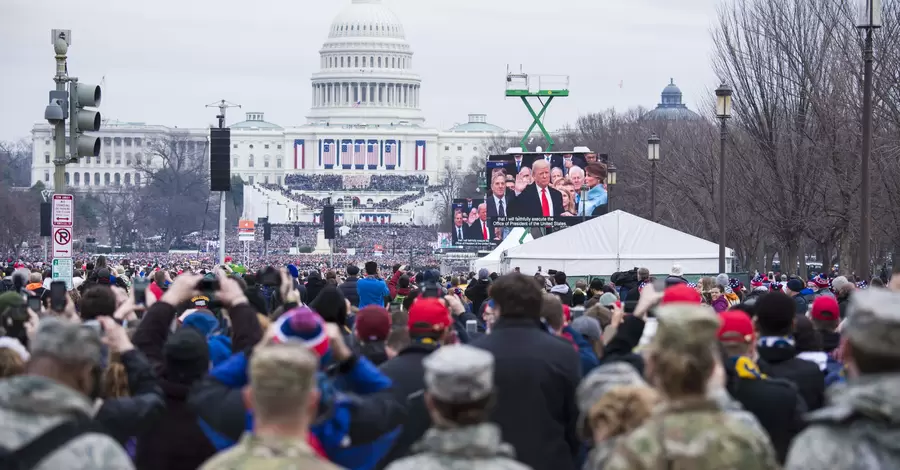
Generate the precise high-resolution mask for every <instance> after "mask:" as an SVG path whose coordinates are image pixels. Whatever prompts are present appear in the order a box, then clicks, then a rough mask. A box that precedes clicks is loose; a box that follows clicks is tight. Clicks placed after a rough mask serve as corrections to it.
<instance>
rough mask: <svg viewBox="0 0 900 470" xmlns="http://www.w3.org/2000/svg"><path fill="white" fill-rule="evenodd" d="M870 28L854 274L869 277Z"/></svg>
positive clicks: (865, 60) (869, 31) (869, 32)
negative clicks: (856, 253) (856, 258)
mask: <svg viewBox="0 0 900 470" xmlns="http://www.w3.org/2000/svg"><path fill="white" fill-rule="evenodd" d="M872 49H873V47H872V28H871V27H869V28H866V42H865V46H864V48H863V64H864V72H863V106H862V109H863V111H862V113H863V116H862V163H861V164H860V168H859V172H860V179H861V181H860V191H861V194H860V203H859V206H860V210H859V216H860V222H859V223H860V230H859V236H860V240H859V260H858V266H857V268H856V274H857V275H858V276H860V277H862V278H863V279H866V280H868V279H869V274H870V273H869V262H870V261H871V257H870V252H869V243H870V238H871V237H870V235H869V230H870V227H871V220H870V219H871V214H872V206H871V194H870V189H869V159H870V158H871V154H872V55H873V51H872Z"/></svg>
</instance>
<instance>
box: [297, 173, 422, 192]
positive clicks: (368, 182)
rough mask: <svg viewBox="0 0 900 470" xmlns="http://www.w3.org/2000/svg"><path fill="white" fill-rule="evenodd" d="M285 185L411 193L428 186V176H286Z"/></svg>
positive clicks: (315, 189) (312, 189)
mask: <svg viewBox="0 0 900 470" xmlns="http://www.w3.org/2000/svg"><path fill="white" fill-rule="evenodd" d="M284 185H285V186H287V187H288V189H291V190H295V191H301V190H306V191H341V190H360V189H363V190H369V191H410V190H418V189H422V188H424V187H425V186H427V185H428V176H427V175H390V174H373V175H318V174H315V175H310V174H299V173H295V174H290V175H287V176H285V178H284Z"/></svg>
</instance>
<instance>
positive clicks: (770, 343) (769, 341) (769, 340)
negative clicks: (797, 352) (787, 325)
mask: <svg viewBox="0 0 900 470" xmlns="http://www.w3.org/2000/svg"><path fill="white" fill-rule="evenodd" d="M756 345H757V346H759V347H763V348H776V349H779V348H786V347H794V337H793V336H761V337H760V338H759V339H758V340H756Z"/></svg>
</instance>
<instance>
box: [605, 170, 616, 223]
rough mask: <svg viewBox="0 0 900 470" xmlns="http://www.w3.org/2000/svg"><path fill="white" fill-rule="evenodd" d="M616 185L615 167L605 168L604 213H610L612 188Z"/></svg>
mask: <svg viewBox="0 0 900 470" xmlns="http://www.w3.org/2000/svg"><path fill="white" fill-rule="evenodd" d="M615 185H616V166H615V165H613V164H612V163H610V164H609V166H608V167H606V211H607V212H612V187H613V186H615Z"/></svg>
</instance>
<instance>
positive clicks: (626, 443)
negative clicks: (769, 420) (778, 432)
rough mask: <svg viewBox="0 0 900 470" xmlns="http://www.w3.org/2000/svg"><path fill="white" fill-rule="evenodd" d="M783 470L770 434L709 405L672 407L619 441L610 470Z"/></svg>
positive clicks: (697, 403)
mask: <svg viewBox="0 0 900 470" xmlns="http://www.w3.org/2000/svg"><path fill="white" fill-rule="evenodd" d="M663 468H668V469H691V470H721V469H729V470H763V469H766V470H768V469H777V468H778V463H777V461H776V458H775V451H774V450H773V449H772V444H771V442H770V441H769V437H768V436H767V435H765V433H763V432H761V431H759V430H755V429H753V428H752V427H748V426H747V425H746V424H745V423H744V422H743V421H741V420H739V419H737V418H735V417H734V416H733V415H732V414H730V413H727V412H723V411H722V410H721V409H720V408H719V405H717V404H716V403H715V402H714V401H712V400H709V399H702V400H693V401H681V402H674V403H669V404H667V405H665V406H663V407H661V408H660V409H658V410H657V411H656V412H655V413H654V415H653V416H652V417H651V418H650V419H649V420H648V421H647V422H646V423H644V424H643V425H642V426H641V427H639V428H637V429H635V430H634V431H633V432H632V433H631V434H629V435H627V436H624V437H622V438H620V439H619V442H618V444H617V445H616V448H615V449H614V450H613V452H612V454H611V455H610V456H609V460H608V461H607V465H606V469H607V470H619V469H621V470H626V469H628V470H641V469H646V470H655V469H663Z"/></svg>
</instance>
